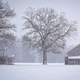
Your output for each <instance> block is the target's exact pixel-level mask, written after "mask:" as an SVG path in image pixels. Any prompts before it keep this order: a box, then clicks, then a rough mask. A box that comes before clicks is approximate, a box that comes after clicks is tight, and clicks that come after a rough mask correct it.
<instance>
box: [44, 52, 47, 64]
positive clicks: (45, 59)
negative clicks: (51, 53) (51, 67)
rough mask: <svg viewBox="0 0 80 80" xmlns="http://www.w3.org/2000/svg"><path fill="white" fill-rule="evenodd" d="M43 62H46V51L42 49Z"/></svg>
mask: <svg viewBox="0 0 80 80" xmlns="http://www.w3.org/2000/svg"><path fill="white" fill-rule="evenodd" d="M43 64H44V65H46V64H47V53H46V52H45V51H43Z"/></svg>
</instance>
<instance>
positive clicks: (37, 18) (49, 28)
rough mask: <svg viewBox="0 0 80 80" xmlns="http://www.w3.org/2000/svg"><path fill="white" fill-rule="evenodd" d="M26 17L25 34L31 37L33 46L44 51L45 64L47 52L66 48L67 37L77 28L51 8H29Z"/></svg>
mask: <svg viewBox="0 0 80 80" xmlns="http://www.w3.org/2000/svg"><path fill="white" fill-rule="evenodd" d="M24 18H25V28H24V30H26V34H25V36H27V38H29V39H30V41H31V45H32V47H37V48H38V49H40V50H41V51H42V53H43V64H47V53H49V52H52V53H60V52H61V51H62V50H63V49H64V46H65V37H66V36H67V35H69V34H70V33H71V32H72V31H74V30H75V28H76V27H75V26H76V25H75V23H74V22H69V21H68V20H67V19H66V18H65V16H64V15H62V14H57V13H56V11H55V10H54V9H51V8H40V9H35V8H34V9H33V8H29V9H27V10H26V15H25V16H24ZM29 39H28V40H29ZM24 40H25V41H27V40H26V39H24Z"/></svg>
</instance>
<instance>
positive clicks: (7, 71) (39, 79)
mask: <svg viewBox="0 0 80 80" xmlns="http://www.w3.org/2000/svg"><path fill="white" fill-rule="evenodd" d="M0 80H80V66H79V65H73V66H72V65H64V64H48V65H41V64H37V63H36V64H31V63H30V64H17V63H16V64H15V65H0Z"/></svg>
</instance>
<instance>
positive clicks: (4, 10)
mask: <svg viewBox="0 0 80 80" xmlns="http://www.w3.org/2000/svg"><path fill="white" fill-rule="evenodd" d="M14 16H15V13H14V10H13V9H11V8H10V6H9V5H8V2H4V1H3V0H0V50H1V49H2V50H5V48H6V47H9V46H12V45H13V43H14V41H15V35H14V30H15V26H14V25H12V24H11V23H10V20H11V18H12V17H14Z"/></svg>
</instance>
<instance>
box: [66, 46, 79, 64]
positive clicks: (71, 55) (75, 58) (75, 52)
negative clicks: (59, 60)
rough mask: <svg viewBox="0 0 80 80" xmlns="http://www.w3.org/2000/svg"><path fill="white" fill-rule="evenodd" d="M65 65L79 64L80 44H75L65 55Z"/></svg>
mask: <svg viewBox="0 0 80 80" xmlns="http://www.w3.org/2000/svg"><path fill="white" fill-rule="evenodd" d="M65 64H66V65H68V64H69V65H80V45H78V46H76V47H75V48H73V49H72V50H70V51H69V52H68V53H67V56H65Z"/></svg>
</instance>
